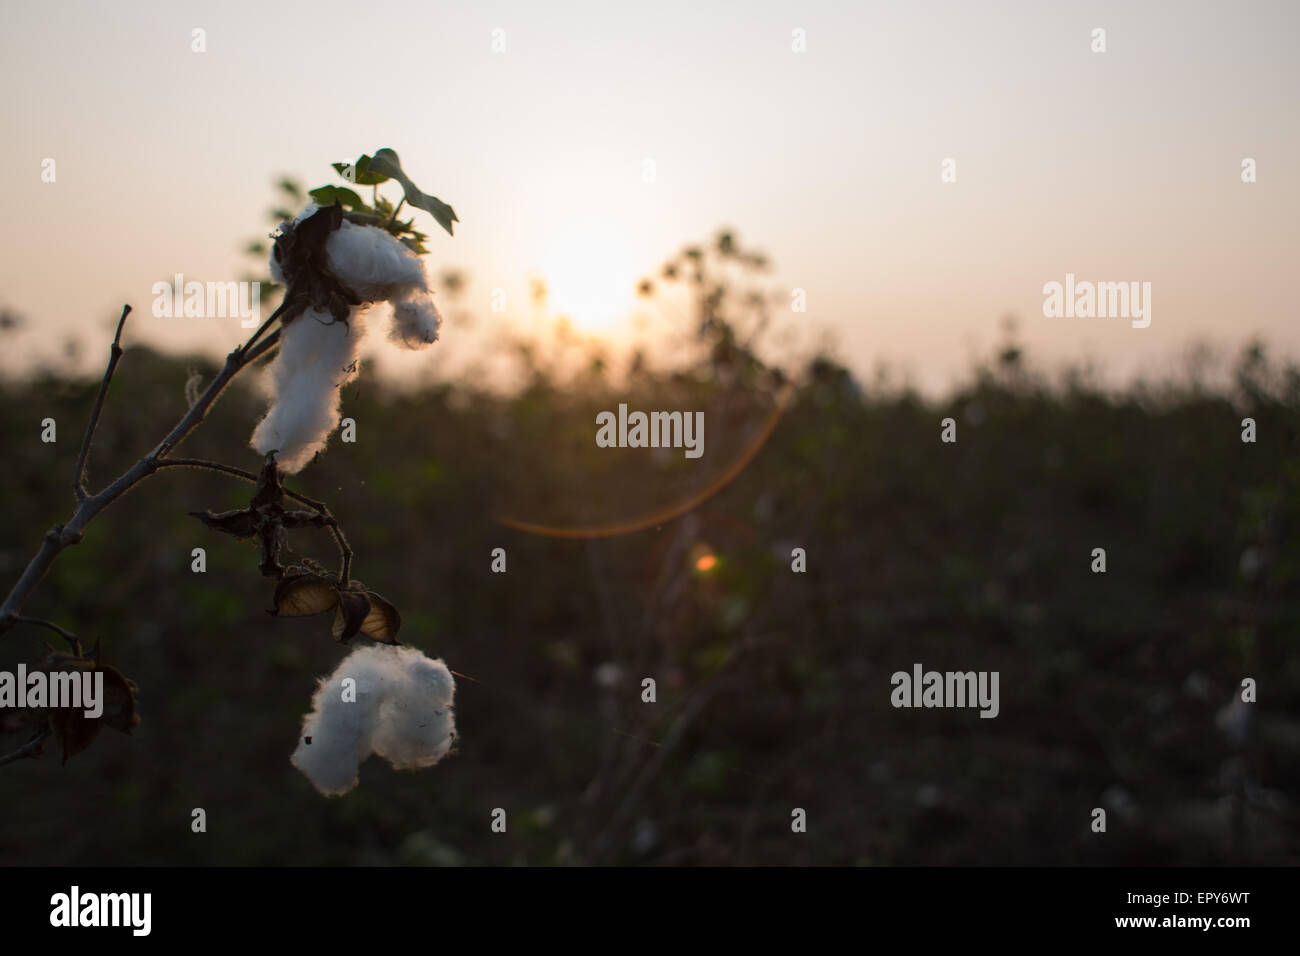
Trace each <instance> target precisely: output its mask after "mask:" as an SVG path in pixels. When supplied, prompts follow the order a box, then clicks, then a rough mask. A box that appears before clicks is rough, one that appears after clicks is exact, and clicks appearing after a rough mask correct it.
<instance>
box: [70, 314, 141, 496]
mask: <svg viewBox="0 0 1300 956" xmlns="http://www.w3.org/2000/svg"><path fill="white" fill-rule="evenodd" d="M130 314H131V307H130V306H129V305H124V306H122V317H121V318H120V319H118V320H117V332H116V333H114V335H113V344H112V345H111V346H109V350H108V367H107V368H106V369H104V380H103V381H102V382H100V383H99V394H98V395H96V396H95V404H94V405H93V406H91V409H90V421H89V422H88V423H87V424H86V434H85V436H84V437H83V438H82V439H81V450H80V451H79V452H77V467H76V470H75V471H74V472H73V473H72V492H73V494H75V495H76V496H77V501H79V502H80V501H85V500H86V498H88V497H89V495H88V494H87V493H86V458H87V456H88V455H89V454H90V443H91V441H93V440H94V438H95V426H97V425H98V424H99V414H100V412H102V411H103V410H104V398H105V397H106V396H107V395H108V383H109V382H111V381H112V379H113V372H114V370H115V369H116V368H117V363H118V360H120V359H121V358H122V327H123V326H124V325H126V317H127V316H128V315H130Z"/></svg>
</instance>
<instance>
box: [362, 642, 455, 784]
mask: <svg viewBox="0 0 1300 956" xmlns="http://www.w3.org/2000/svg"><path fill="white" fill-rule="evenodd" d="M399 657H400V658H401V659H400V660H399V664H400V666H401V667H402V669H403V671H404V672H405V674H406V677H407V681H406V683H405V684H403V685H400V686H399V687H398V689H397V691H396V693H394V694H393V695H391V696H390V697H388V698H387V699H386V700H385V701H384V702H383V704H382V705H381V706H380V708H379V719H378V721H377V723H376V725H375V737H374V748H375V753H377V754H379V756H381V757H383V758H384V759H385V760H387V761H388V762H389V763H390V764H392V765H393V767H395V768H396V769H398V770H414V769H416V768H417V767H432V766H433V765H434V764H436V763H437V762H438V761H439V760H441V759H442V758H443V757H444V756H445V755H446V754H447V752H448V751H449V750H451V748H452V745H453V744H454V743H455V742H456V725H455V720H454V718H453V716H452V697H453V696H454V695H455V693H456V684H455V681H453V680H452V678H451V672H450V671H448V670H447V668H446V666H445V665H444V664H443V663H442V661H432V660H429V658H427V657H425V656H424V655H423V654H421V653H420V652H419V651H418V650H416V649H415V648H413V647H403V648H400V649H399Z"/></svg>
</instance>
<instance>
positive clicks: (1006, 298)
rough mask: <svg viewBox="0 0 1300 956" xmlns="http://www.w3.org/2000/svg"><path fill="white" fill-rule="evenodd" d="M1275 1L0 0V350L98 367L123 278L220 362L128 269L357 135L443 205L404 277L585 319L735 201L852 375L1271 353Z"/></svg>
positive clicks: (3, 358) (181, 258)
mask: <svg viewBox="0 0 1300 956" xmlns="http://www.w3.org/2000/svg"><path fill="white" fill-rule="evenodd" d="M1095 27H1103V28H1104V29H1105V30H1106V43H1107V48H1108V49H1107V52H1105V53H1101V54H1098V53H1093V52H1091V49H1090V45H1091V42H1092V40H1091V31H1092V30H1093V28H1095ZM195 28H202V29H203V30H205V31H206V47H207V49H206V52H204V53H194V52H192V50H191V43H192V40H191V36H192V31H193V30H194V29H195ZM795 28H802V29H803V30H805V31H806V36H807V52H805V53H802V54H800V53H795V52H793V51H792V49H791V38H792V30H794V29H795ZM1298 28H1300V3H1296V2H1294V0H1284V2H1251V0H1234V2H1221V3H1208V2H1168V3H1142V2H1122V3H1081V2H1068V3H1066V2H1018V3H995V4H990V3H973V2H971V3H968V2H946V3H829V2H807V0H799V2H770V0H768V2H745V3H740V2H736V3H718V4H704V3H700V2H657V3H637V4H613V3H596V2H593V3H571V2H546V3H525V2H509V3H505V2H503V3H483V2H476V3H438V2H385V0H371V2H367V3H355V2H349V3H339V2H334V0H317V2H313V3H309V4H308V3H301V4H286V3H273V2H265V0H261V2H256V3H254V2H245V0H223V2H213V3H186V2H176V0H169V2H127V3H89V2H86V3H59V2H46V3H40V4H22V5H18V4H15V3H8V4H5V5H4V7H3V8H2V9H0V75H3V78H4V81H5V85H4V89H5V94H4V100H3V106H0V110H2V117H0V119H2V123H0V128H2V129H3V131H4V149H3V150H0V171H2V172H3V174H4V182H5V183H6V184H7V185H8V192H7V195H6V202H5V213H4V216H3V220H2V221H0V307H7V308H9V309H12V310H14V311H16V312H18V313H19V314H20V315H23V316H25V317H26V318H27V319H28V328H27V330H26V331H25V332H23V333H22V334H21V336H20V337H18V338H17V339H10V341H14V342H16V343H17V345H16V346H12V347H9V348H7V349H6V350H5V352H4V354H3V355H0V368H3V369H6V370H12V369H15V368H18V367H20V366H23V365H30V364H31V363H32V361H33V358H32V357H33V355H35V354H41V355H56V354H58V352H59V350H60V346H61V343H62V342H63V340H64V339H65V338H66V337H67V336H68V334H70V333H78V332H81V333H90V335H91V338H89V339H88V340H87V348H88V350H89V351H90V352H91V353H93V354H94V356H95V360H96V362H98V361H99V356H100V353H101V352H102V351H103V349H104V347H105V345H106V340H105V327H106V323H107V321H108V319H109V318H110V317H112V316H115V314H116V312H117V309H118V308H119V307H120V304H121V303H122V302H130V303H132V304H133V305H134V306H135V308H136V315H137V317H136V320H135V322H134V324H133V326H132V332H131V334H132V335H133V336H135V337H136V339H137V340H148V341H151V342H154V343H157V344H159V345H161V346H167V347H175V348H187V347H188V348H192V347H195V346H197V345H207V347H210V348H211V349H212V350H213V352H214V354H219V353H224V352H225V351H226V350H228V349H229V348H230V347H231V346H232V345H233V344H234V343H235V342H236V341H237V340H238V339H239V338H240V337H241V330H240V329H239V327H238V321H237V320H236V319H231V320H213V319H157V318H154V317H152V316H151V315H150V314H149V305H150V302H151V301H152V293H151V291H150V287H151V286H152V284H153V283H154V282H155V281H157V280H159V279H160V278H165V277H170V276H171V275H172V274H173V273H175V272H181V273H184V274H185V275H186V277H187V278H194V279H200V280H204V279H213V280H226V279H233V278H238V277H239V275H241V274H242V273H243V272H244V271H246V268H247V266H246V264H245V262H244V261H243V260H242V259H241V258H240V256H239V248H240V246H241V245H242V243H243V241H244V240H245V239H246V238H248V237H250V236H254V235H258V234H264V233H265V232H266V231H267V228H268V227H267V224H266V223H265V222H264V221H263V213H264V210H265V208H266V206H267V205H268V202H269V200H270V198H271V192H270V184H271V180H272V178H273V177H274V176H276V175H278V174H282V173H288V174H291V175H294V176H297V177H299V178H301V179H303V180H304V181H305V182H306V184H307V185H308V186H316V185H323V184H325V183H327V182H331V181H334V177H333V173H332V171H331V170H330V169H329V166H328V164H329V162H331V161H338V160H345V159H349V158H355V157H356V156H357V155H359V154H360V153H362V152H369V151H373V150H374V149H376V148H378V147H381V146H390V147H392V148H394V149H396V150H397V152H398V153H399V154H400V155H401V157H402V161H403V165H404V166H405V167H406V169H407V170H408V171H409V172H410V173H411V174H412V176H413V177H414V178H415V180H416V181H417V182H418V183H419V184H420V185H421V187H423V188H424V189H425V190H426V191H428V192H431V193H434V194H436V195H438V196H440V197H441V198H443V199H444V200H446V201H448V202H450V203H452V204H453V205H454V206H455V208H456V211H457V213H458V214H459V216H460V220H461V222H460V224H459V225H458V227H457V234H456V237H455V238H454V239H453V238H449V237H447V236H446V235H445V234H442V233H441V232H437V234H435V235H433V240H432V243H431V248H432V254H431V255H430V257H429V261H430V267H431V271H433V272H435V273H436V272H438V271H440V270H441V269H442V268H444V267H452V266H454V267H461V268H464V269H466V270H467V271H468V272H469V273H470V274H471V275H472V277H473V278H474V280H475V282H474V285H473V287H472V288H471V290H470V299H469V302H468V303H467V304H468V305H469V307H471V308H473V309H474V310H475V311H476V312H478V313H487V312H488V306H489V302H490V298H489V297H490V295H491V290H492V289H493V288H498V287H499V288H503V289H506V290H507V293H508V299H507V301H508V303H509V304H510V306H511V310H510V315H511V317H512V318H513V319H515V320H517V321H519V322H521V323H526V322H527V321H528V316H529V314H530V313H529V310H528V309H527V305H526V302H527V295H526V289H527V280H528V279H529V278H531V277H534V276H540V277H544V278H546V279H547V280H548V281H549V282H550V284H551V286H552V289H553V292H554V296H555V301H556V304H557V306H559V307H563V308H568V309H570V310H571V311H573V312H574V314H575V319H576V320H577V323H578V325H579V327H580V328H587V329H589V330H596V329H600V328H605V327H608V326H609V323H610V320H611V319H612V316H608V315H603V314H602V308H604V309H605V311H609V310H611V309H617V308H619V307H621V306H623V305H630V304H631V302H632V296H631V295H630V292H631V289H632V286H633V284H634V283H635V281H636V279H637V278H638V277H639V276H640V275H642V274H643V273H645V272H647V271H653V270H654V269H655V268H656V266H657V265H658V264H659V263H660V262H661V261H662V260H663V259H664V258H665V257H666V256H667V255H669V254H670V253H671V252H673V251H674V250H676V249H678V248H679V247H680V246H681V245H682V244H683V243H684V242H686V241H688V240H695V239H702V238H705V237H707V236H709V235H710V234H712V233H713V232H714V231H715V230H716V229H717V228H718V227H719V226H722V225H728V226H731V227H734V228H735V229H736V230H737V231H738V233H739V234H740V236H741V237H742V239H744V240H747V241H749V242H752V243H754V244H755V245H757V246H760V247H761V248H763V249H764V250H765V251H766V252H768V253H769V255H770V256H771V257H772V259H773V260H774V262H775V264H776V266H777V271H776V273H775V274H774V276H773V277H772V278H773V285H774V287H775V288H778V289H786V290H788V289H791V288H794V287H800V288H803V289H805V290H806V292H807V301H808V313H807V314H806V315H801V316H797V317H796V316H791V317H790V318H791V319H792V320H794V321H797V322H800V323H804V324H809V325H816V326H824V327H827V328H830V329H832V330H833V331H834V334H835V336H836V338H837V339H838V341H839V343H840V351H841V355H842V357H843V358H844V359H846V360H847V361H848V362H849V363H850V364H851V365H852V366H854V367H855V368H857V369H859V370H861V371H864V372H865V371H867V370H869V369H870V368H871V367H872V365H873V364H874V363H875V362H876V361H877V360H879V359H887V360H891V361H893V362H895V363H902V364H904V365H906V366H907V367H908V368H910V369H911V370H912V371H913V373H914V374H915V375H916V377H917V378H918V379H919V380H921V381H922V382H923V383H927V384H931V385H933V384H937V383H941V382H943V381H944V380H945V378H946V377H947V376H949V375H951V374H952V373H954V372H959V371H961V370H964V369H965V368H966V366H967V364H968V362H969V360H970V357H971V355H972V354H973V353H974V352H975V351H981V352H982V351H987V350H988V349H990V348H991V347H992V346H993V345H994V343H995V342H996V341H997V340H998V338H999V334H1000V332H999V330H1000V321H1001V318H1002V317H1003V316H1004V315H1006V314H1007V313H1012V314H1015V315H1017V316H1019V318H1020V329H1021V335H1022V338H1023V339H1024V340H1025V342H1026V343H1027V344H1028V346H1029V348H1030V351H1031V353H1037V354H1038V355H1039V356H1040V357H1042V358H1044V359H1047V360H1052V361H1059V360H1063V359H1067V358H1072V357H1079V356H1083V355H1090V356H1093V357H1096V358H1098V359H1100V360H1101V361H1103V362H1104V363H1105V364H1107V365H1108V366H1110V367H1112V368H1115V369H1117V370H1119V371H1123V372H1128V371H1132V370H1134V369H1137V368H1140V367H1155V366H1156V365H1158V363H1159V362H1161V361H1162V356H1169V355H1172V354H1175V353H1176V352H1177V351H1178V350H1180V349H1183V348H1185V346H1186V345H1187V344H1188V343H1189V342H1191V341H1193V340H1195V339H1197V338H1208V339H1211V340H1213V341H1216V342H1220V343H1222V344H1224V345H1235V344H1237V343H1240V342H1241V341H1242V340H1243V339H1244V338H1245V337H1247V336H1249V335H1252V334H1259V335H1262V336H1264V337H1265V338H1266V339H1267V340H1268V341H1270V342H1271V343H1273V344H1274V345H1275V346H1276V347H1277V348H1279V349H1280V350H1281V351H1283V352H1285V353H1286V354H1290V355H1296V354H1298V353H1300V330H1298V328H1297V323H1296V321H1295V318H1296V315H1295V296H1294V293H1293V290H1292V282H1293V281H1294V276H1295V275H1296V271H1297V270H1296V268H1295V259H1296V253H1297V236H1298V235H1300V230H1298V229H1297V225H1296V223H1297V213H1300V186H1297V173H1298V172H1300V162H1298V160H1300V131H1298V128H1300V119H1298V117H1300V102H1298V100H1300V96H1298V94H1300V55H1298V54H1300V51H1298V49H1297V47H1298V46H1300V41H1298V39H1297V37H1298ZM496 29H500V30H503V31H504V35H505V43H506V49H505V52H503V53H494V52H493V50H492V39H493V31H494V30H496ZM47 157H51V158H54V159H55V161H56V163H57V181H56V182H54V183H43V182H42V181H41V163H42V160H43V159H45V158H47ZM945 157H952V158H954V159H955V160H956V170H957V181H956V182H955V183H943V182H941V181H940V163H941V161H942V160H943V159H944V158H945ZM1244 157H1253V158H1255V159H1256V160H1257V163H1258V180H1259V181H1258V182H1257V183H1255V184H1252V185H1245V184H1243V183H1242V182H1241V179H1240V170H1241V161H1242V159H1243V158H1244ZM645 159H652V160H653V161H654V163H655V170H656V174H657V175H656V179H655V181H654V182H650V183H647V182H644V181H643V177H642V171H643V161H644V160H645ZM426 231H429V232H430V233H431V234H432V233H435V231H436V227H434V228H430V229H428V230H426ZM1067 272H1072V273H1075V274H1076V275H1077V276H1078V277H1079V278H1080V279H1094V280H1103V281H1130V280H1136V281H1146V282H1150V283H1151V284H1152V302H1151V306H1152V322H1151V326H1150V327H1149V328H1146V329H1134V328H1132V327H1131V326H1130V324H1129V322H1128V321H1127V320H1124V319H1082V318H1070V319H1064V318H1058V319H1049V318H1045V317H1044V316H1043V314H1042V303H1043V295H1042V287H1043V284H1044V283H1045V282H1049V281H1053V280H1056V281H1060V280H1062V279H1063V278H1064V276H1065V274H1066V273H1067ZM457 346H458V343H457V341H456V338H455V335H454V332H452V331H449V332H448V333H447V334H445V335H444V338H443V340H442V341H441V342H440V343H438V345H436V346H434V348H437V349H443V350H452V352H453V354H454V351H455V350H456V349H457Z"/></svg>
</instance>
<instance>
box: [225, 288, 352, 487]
mask: <svg viewBox="0 0 1300 956" xmlns="http://www.w3.org/2000/svg"><path fill="white" fill-rule="evenodd" d="M365 328H366V323H365V312H364V311H363V310H360V309H353V310H351V312H350V313H349V315H348V320H347V322H335V321H334V320H333V318H332V317H331V316H330V315H328V314H327V313H323V312H318V311H317V310H315V309H308V310H307V311H305V312H303V313H302V315H300V316H298V317H297V318H296V319H294V320H293V321H292V322H290V323H289V324H288V325H287V326H285V328H284V332H283V333H282V334H281V336H280V352H279V354H278V355H277V356H276V358H275V361H274V362H273V363H272V364H271V368H270V376H271V383H272V387H273V390H274V393H275V401H274V403H273V404H272V405H271V408H270V410H269V411H268V412H267V413H266V417H265V418H263V419H262V420H261V422H259V423H258V425H257V428H256V429H254V430H253V438H252V441H251V442H250V444H251V445H252V446H253V448H254V449H256V450H257V452H258V453H259V454H261V455H265V454H267V453H268V452H271V451H276V452H277V454H276V456H275V460H276V462H277V464H278V465H279V466H280V469H281V470H282V471H285V472H288V473H290V474H292V473H293V472H296V471H301V470H302V468H303V467H304V466H305V465H306V464H307V463H308V462H309V461H311V460H312V458H313V457H314V456H315V454H316V453H317V452H318V451H321V450H323V449H324V448H325V443H326V441H327V440H328V439H329V436H330V432H332V431H334V429H335V427H336V426H337V425H338V423H339V389H340V388H342V387H343V386H344V385H346V384H347V383H348V382H350V381H351V380H352V379H354V378H355V377H356V375H357V368H358V366H359V365H360V352H361V340H362V338H364V337H365Z"/></svg>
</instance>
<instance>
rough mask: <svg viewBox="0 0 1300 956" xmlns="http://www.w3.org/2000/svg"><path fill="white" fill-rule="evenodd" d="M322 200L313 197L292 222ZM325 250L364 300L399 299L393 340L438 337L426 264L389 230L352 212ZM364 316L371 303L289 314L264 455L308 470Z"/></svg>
mask: <svg viewBox="0 0 1300 956" xmlns="http://www.w3.org/2000/svg"><path fill="white" fill-rule="evenodd" d="M319 208H320V207H318V206H317V205H316V204H315V203H308V204H307V206H306V207H305V208H304V209H303V211H302V212H300V213H299V214H298V215H297V216H296V217H295V218H294V221H293V224H294V225H297V224H298V223H301V222H302V221H303V220H304V219H307V218H309V217H311V216H313V215H314V214H315V213H316V212H318V211H319ZM285 225H286V226H288V225H289V224H287V223H286V224H285ZM325 253H326V256H327V257H328V260H329V271H330V272H331V273H333V275H334V278H336V279H338V280H339V281H340V282H342V283H343V284H344V285H345V286H347V288H348V289H349V290H351V291H352V292H353V293H355V294H356V297H359V298H360V299H362V300H364V302H365V303H370V302H380V301H392V302H393V324H392V330H391V332H390V335H389V337H390V338H391V339H392V340H393V341H394V342H396V343H397V344H399V345H401V346H402V347H403V348H408V349H418V348H423V347H424V346H426V345H428V344H430V343H431V342H434V341H436V340H437V338H438V328H439V325H440V324H441V322H442V319H441V317H440V316H439V315H438V309H437V307H436V306H434V304H433V297H432V294H431V293H430V291H429V279H428V276H427V275H426V274H425V271H424V264H423V263H422V262H421V261H420V259H419V257H418V256H416V255H415V253H414V252H412V251H411V250H410V249H408V248H407V247H406V246H404V245H402V243H401V242H399V241H398V240H397V239H396V238H394V237H393V236H392V235H391V234H389V233H388V232H387V231H386V230H384V229H380V228H377V227H374V226H358V225H356V224H355V223H351V222H348V221H347V220H346V219H345V220H343V222H342V223H340V224H339V227H338V228H337V229H335V230H334V231H333V232H331V233H330V234H329V238H328V239H326V240H325ZM270 268H271V276H272V278H274V279H275V280H276V281H277V282H279V283H282V284H283V283H284V282H285V281H286V277H285V274H284V270H283V268H282V267H281V264H280V261H279V259H278V257H277V254H276V253H275V252H274V251H273V252H272V254H271V260H270ZM364 317H365V305H362V306H360V307H356V306H354V307H353V308H351V309H350V310H349V312H348V316H347V320H346V322H334V320H333V318H332V317H331V316H329V315H326V314H325V313H322V312H320V311H318V310H316V309H312V308H309V309H307V310H306V311H305V312H303V313H302V314H301V315H299V316H297V317H295V318H290V319H289V320H288V321H287V322H286V324H285V326H284V331H283V333H282V334H281V339H280V351H279V354H278V355H277V356H276V358H275V361H274V362H273V363H272V365H271V369H270V373H269V374H270V379H271V385H272V391H273V395H274V397H273V401H272V405H271V408H270V409H269V410H268V412H267V414H266V417H265V418H263V419H262V421H261V422H260V423H258V425H257V428H256V429H255V430H254V432H253V437H252V440H251V442H250V444H251V445H252V446H253V448H254V449H256V450H257V452H258V453H259V454H261V455H266V454H267V453H268V452H271V451H275V452H276V453H277V454H276V462H277V464H278V465H279V467H280V469H281V470H282V471H284V472H287V473H293V472H297V471H300V470H302V468H303V467H304V466H306V465H307V463H308V462H310V461H311V460H312V458H313V457H315V455H316V454H317V452H320V451H322V450H324V448H325V445H326V442H327V441H328V439H329V436H330V433H331V432H333V431H334V429H335V428H336V427H337V426H338V423H339V389H340V388H341V387H342V386H343V385H345V384H347V383H348V382H349V381H351V380H352V379H353V378H354V377H355V376H356V373H357V367H358V365H359V353H360V346H361V339H362V338H363V336H364V332H365V322H364Z"/></svg>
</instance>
